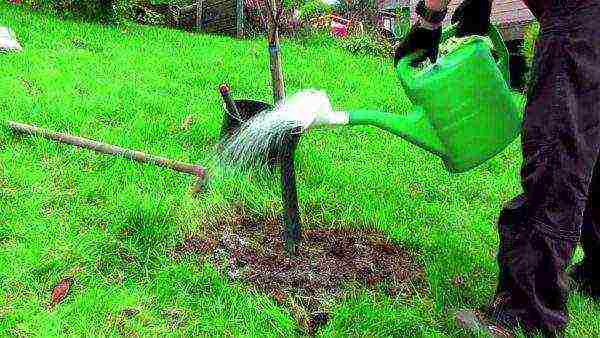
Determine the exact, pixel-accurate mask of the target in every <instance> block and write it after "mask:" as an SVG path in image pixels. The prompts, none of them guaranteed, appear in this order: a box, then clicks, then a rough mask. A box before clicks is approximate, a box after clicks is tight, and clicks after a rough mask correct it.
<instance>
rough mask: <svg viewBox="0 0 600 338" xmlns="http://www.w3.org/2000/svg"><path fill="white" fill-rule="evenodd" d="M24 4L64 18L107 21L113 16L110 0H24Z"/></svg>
mask: <svg viewBox="0 0 600 338" xmlns="http://www.w3.org/2000/svg"><path fill="white" fill-rule="evenodd" d="M24 4H25V5H28V6H30V7H32V8H34V9H39V10H47V11H51V12H54V13H57V14H60V15H61V16H63V17H66V18H80V19H83V20H89V21H100V22H107V21H111V20H112V19H113V18H114V11H113V6H112V0H25V1H24Z"/></svg>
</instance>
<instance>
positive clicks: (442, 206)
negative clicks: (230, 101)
mask: <svg viewBox="0 0 600 338" xmlns="http://www.w3.org/2000/svg"><path fill="white" fill-rule="evenodd" d="M0 25H7V26H9V27H11V28H12V29H13V30H15V31H16V32H17V34H18V36H19V39H20V41H21V44H22V46H23V48H24V51H23V52H22V53H20V54H6V55H0V121H1V123H2V124H3V125H4V124H5V123H6V122H7V121H9V120H15V121H18V122H24V123H30V124H36V125H39V126H43V127H46V128H50V129H53V130H58V131H63V132H71V133H74V134H77V135H81V136H85V137H89V138H93V139H96V140H102V141H105V142H109V143H112V144H117V145H120V146H123V147H127V148H133V149H139V150H143V151H147V152H149V153H152V154H156V155H161V156H166V157H170V158H173V159H177V160H181V161H186V162H192V163H198V164H203V165H206V166H207V167H208V171H209V174H212V179H211V182H210V186H209V188H208V189H207V190H206V191H205V192H203V193H201V194H200V195H198V196H193V195H191V194H190V193H189V191H190V188H191V187H192V186H193V184H194V181H193V178H192V177H190V176H187V175H184V174H180V173H176V172H173V171H170V170H165V169H160V168H156V167H153V166H147V165H140V164H137V163H132V162H130V161H128V160H125V159H119V158H112V157H107V156H104V155H98V154H96V153H93V152H90V151H87V150H80V149H76V148H73V147H71V146H67V145H59V144H56V143H54V142H50V141H47V140H43V139H36V138H32V137H21V136H15V135H13V134H12V133H11V132H10V131H9V130H8V129H7V128H5V127H4V126H2V127H0V293H1V297H0V335H3V336H4V335H16V336H31V335H39V336H59V335H74V336H88V335H93V336H105V335H139V336H149V335H161V336H162V335H175V336H192V335H233V336H242V335H243V336H284V335H285V336H289V335H302V334H303V331H302V330H301V329H300V328H299V325H298V324H297V321H296V319H295V317H294V313H293V311H291V310H290V309H289V308H288V307H285V306H280V305H279V304H278V303H277V302H276V301H275V300H274V299H273V298H272V297H270V296H269V295H266V294H262V293H259V292H254V291H252V290H251V289H250V288H249V287H248V286H247V285H244V284H240V283H234V282H232V281H231V280H229V279H228V278H227V276H224V275H223V274H221V273H219V271H217V270H216V269H215V268H214V267H213V266H212V265H210V264H201V263H199V260H198V259H195V258H194V257H187V258H184V259H179V260H175V259H173V257H172V252H173V250H174V249H175V248H176V247H178V246H179V245H180V244H181V243H182V242H183V241H184V239H185V238H187V237H189V236H190V235H193V234H195V233H198V232H201V231H203V229H210V228H211V227H212V226H214V225H215V224H216V223H218V222H220V221H223V220H227V219H231V218H233V217H235V216H236V215H235V213H236V211H235V210H239V209H240V208H243V209H244V210H247V211H248V212H249V213H251V214H252V215H258V216H260V217H271V216H273V215H277V214H279V213H280V212H281V199H280V188H279V185H278V182H279V181H278V177H277V175H275V174H273V175H270V174H264V175H256V173H251V174H247V175H244V174H243V173H236V174H227V173H226V172H223V171H221V170H218V168H217V166H216V164H215V161H214V155H215V153H216V152H215V145H216V144H217V142H218V141H219V133H220V124H221V120H222V117H223V113H224V110H223V107H222V100H221V98H220V96H219V93H218V86H219V85H220V84H221V83H223V82H227V83H229V84H230V86H231V88H232V94H233V95H234V97H236V98H249V99H255V100H262V101H267V102H271V98H270V97H271V89H270V72H269V63H268V57H267V49H266V44H265V42H264V41H262V40H257V41H239V40H234V39H230V38H226V37H217V36H206V35H194V34H189V33H185V32H180V31H174V30H168V29H160V28H152V27H141V26H135V25H131V26H126V27H102V26H98V25H93V24H86V23H75V22H65V21H60V20H58V19H56V18H52V17H49V16H43V15H38V14H31V13H26V12H24V11H21V10H20V9H18V8H15V7H13V6H9V5H7V4H6V3H4V2H3V3H1V4H0ZM282 52H283V63H284V74H285V79H286V86H287V87H286V91H287V93H288V94H292V93H294V92H296V91H298V90H301V89H305V88H318V89H322V90H325V91H327V92H328V93H329V94H330V96H331V99H332V101H333V103H334V105H335V106H336V107H338V108H340V109H354V108H377V109H382V110H387V111H391V112H396V113H398V114H402V113H404V112H407V111H408V110H409V109H410V102H409V101H408V99H407V98H406V97H405V95H404V93H403V92H402V90H401V88H400V86H399V84H398V81H397V80H396V78H395V76H394V73H393V69H392V63H391V61H390V60H383V59H379V58H367V57H355V56H351V55H349V54H347V53H346V52H345V51H343V50H340V49H337V48H335V47H328V46H327V45H323V44H321V43H319V42H318V41H315V42H313V43H308V44H299V43H297V42H293V41H285V42H284V43H283V46H282ZM184 121H187V122H188V123H184ZM190 121H192V122H191V123H189V122H190ZM296 163H297V175H298V190H299V203H300V207H301V213H302V222H303V224H304V226H305V227H307V228H313V229H316V228H322V229H332V228H336V229H339V228H345V229H374V230H377V231H381V232H383V233H384V234H385V235H386V236H387V237H389V239H390V240H391V241H393V242H394V243H396V244H397V245H399V246H402V247H403V248H406V250H409V251H411V252H413V253H414V254H415V255H417V257H418V263H419V264H420V265H421V266H422V267H423V269H424V271H425V276H426V290H425V291H423V292H420V293H418V295H417V296H414V297H409V298H406V297H400V296H398V297H390V296H388V295H386V294H384V293H381V292H378V291H372V290H368V289H362V288H358V287H356V288H349V289H348V292H347V297H345V298H344V299H340V300H338V301H336V302H334V303H332V304H330V308H329V312H330V319H329V321H328V323H327V325H325V326H324V327H323V328H321V330H320V331H319V332H318V334H321V335H325V336H329V335H339V336H347V335H354V336H365V335H366V336H405V335H411V336H412V335H418V336H435V335H441V336H462V335H464V332H461V331H460V330H459V329H458V328H457V327H456V326H455V325H454V324H453V321H452V314H453V312H454V311H456V310H457V309H461V308H465V307H477V306H480V305H483V304H485V302H486V301H487V300H489V297H491V296H492V294H493V291H494V288H495V286H496V284H495V282H496V279H495V278H496V273H497V266H496V264H495V254H496V248H497V244H498V236H497V234H496V229H495V221H496V218H497V216H498V213H499V211H500V209H501V207H502V205H503V204H504V203H505V202H506V201H508V200H509V199H510V198H512V197H513V196H514V195H515V194H517V193H519V192H520V186H519V177H518V170H519V166H520V164H521V158H520V152H519V142H518V141H515V143H514V144H513V145H511V146H510V147H509V148H508V149H507V150H506V151H504V152H503V153H502V154H500V155H498V156H497V157H496V158H494V159H492V160H490V161H489V162H488V163H486V164H484V165H482V166H481V167H479V168H477V169H475V170H473V171H471V172H468V173H465V174H460V175H452V174H450V173H448V172H446V171H445V170H444V167H443V165H442V163H441V161H440V160H439V159H437V158H436V157H434V156H433V155H431V154H429V153H426V152H425V151H423V150H421V149H419V148H416V147H414V146H413V145H411V144H409V143H407V142H405V141H403V140H401V139H399V138H396V137H394V136H392V135H390V134H388V133H386V132H383V131H381V130H378V129H374V128H370V127H352V128H340V129H335V130H318V131H313V132H311V133H309V134H307V135H306V136H304V137H303V138H302V140H301V142H300V144H299V146H298V151H297V153H296ZM580 256H581V255H580V253H579V255H578V257H580ZM66 275H70V276H74V278H75V284H74V285H73V289H72V290H71V292H70V294H69V295H68V297H67V298H66V299H65V301H64V302H63V303H61V304H59V305H58V306H57V307H56V308H54V309H53V310H48V308H47V306H48V303H49V300H50V293H51V292H52V289H53V288H54V286H55V285H56V284H57V283H58V282H59V281H60V280H61V279H62V278H63V277H64V276H66ZM569 306H570V311H571V315H572V324H571V325H570V327H569V334H570V335H572V336H597V335H600V321H599V319H600V318H599V317H600V307H599V306H598V305H597V304H595V303H593V302H592V301H591V300H589V299H587V298H585V297H582V296H581V295H579V294H577V293H575V294H573V296H572V298H571V301H570V305H569Z"/></svg>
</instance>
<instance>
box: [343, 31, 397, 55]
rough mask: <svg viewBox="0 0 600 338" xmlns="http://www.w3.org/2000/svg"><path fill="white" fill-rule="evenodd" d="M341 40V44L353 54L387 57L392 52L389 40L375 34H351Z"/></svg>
mask: <svg viewBox="0 0 600 338" xmlns="http://www.w3.org/2000/svg"><path fill="white" fill-rule="evenodd" d="M341 41H343V46H344V47H345V48H346V49H347V50H348V51H349V52H350V53H352V54H354V55H359V56H377V57H389V56H390V55H391V54H392V45H391V44H390V42H389V41H388V40H386V39H384V38H381V37H379V36H378V35H375V34H368V33H363V34H357V35H351V36H349V37H347V38H346V39H344V40H341Z"/></svg>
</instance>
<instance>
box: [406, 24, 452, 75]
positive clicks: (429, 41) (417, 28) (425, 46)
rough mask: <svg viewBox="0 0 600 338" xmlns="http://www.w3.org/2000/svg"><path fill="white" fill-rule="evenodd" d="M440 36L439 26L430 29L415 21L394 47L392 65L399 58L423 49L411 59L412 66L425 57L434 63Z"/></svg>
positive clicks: (440, 29)
mask: <svg viewBox="0 0 600 338" xmlns="http://www.w3.org/2000/svg"><path fill="white" fill-rule="evenodd" d="M441 36H442V28H441V27H438V28H435V29H430V28H429V27H424V26H421V25H420V24H419V23H415V24H414V25H413V26H412V27H411V30H410V32H409V33H408V34H407V36H406V38H405V39H404V41H402V42H401V43H400V45H399V46H398V48H396V53H395V55H394V67H395V66H397V65H398V61H399V60H400V59H402V58H403V57H405V56H407V55H409V54H412V53H415V52H417V51H423V52H424V53H423V55H421V56H420V57H418V58H417V59H415V60H414V61H413V63H412V66H413V67H415V66H417V65H418V64H419V63H421V62H423V61H425V59H427V58H429V59H430V60H431V62H433V63H435V62H436V60H437V56H438V50H439V46H440V39H441Z"/></svg>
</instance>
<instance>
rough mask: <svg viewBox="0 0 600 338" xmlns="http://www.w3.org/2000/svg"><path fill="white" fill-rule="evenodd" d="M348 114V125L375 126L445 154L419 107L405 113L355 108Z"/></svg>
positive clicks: (438, 153)
mask: <svg viewBox="0 0 600 338" xmlns="http://www.w3.org/2000/svg"><path fill="white" fill-rule="evenodd" d="M348 115H349V121H348V122H349V124H350V125H371V126H375V127H378V128H380V129H383V130H386V131H388V132H390V133H392V134H394V135H396V136H399V137H401V138H403V139H405V140H407V141H408V142H410V143H412V144H414V145H416V146H418V147H420V148H423V149H425V150H427V151H429V152H431V153H433V154H435V155H437V156H440V157H445V155H446V154H445V150H444V145H443V143H442V141H441V140H440V138H439V137H438V135H437V133H436V131H435V129H434V128H433V126H432V125H431V123H430V122H429V120H428V118H427V115H426V114H425V111H424V110H423V108H421V107H416V108H415V109H414V110H413V111H412V112H410V113H408V114H406V115H398V114H391V113H387V112H380V111H375V110H357V111H353V112H350V113H349V114H348Z"/></svg>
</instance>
